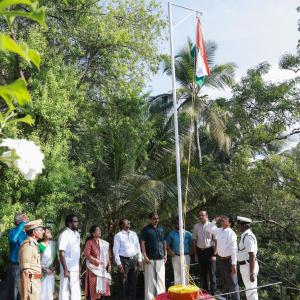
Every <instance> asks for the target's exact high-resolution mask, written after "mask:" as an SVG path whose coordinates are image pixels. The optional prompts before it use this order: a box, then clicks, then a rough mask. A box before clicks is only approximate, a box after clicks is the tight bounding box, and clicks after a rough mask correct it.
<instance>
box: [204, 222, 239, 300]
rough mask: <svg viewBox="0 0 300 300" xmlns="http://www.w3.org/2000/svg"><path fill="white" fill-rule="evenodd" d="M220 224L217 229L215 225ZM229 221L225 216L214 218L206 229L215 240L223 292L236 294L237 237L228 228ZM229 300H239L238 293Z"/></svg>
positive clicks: (237, 288) (237, 289)
mask: <svg viewBox="0 0 300 300" xmlns="http://www.w3.org/2000/svg"><path fill="white" fill-rule="evenodd" d="M217 223H218V224H220V226H221V228H218V227H217V226H216V224H217ZM230 224H231V222H230V219H229V217H227V216H219V217H216V218H215V219H214V220H213V221H212V222H211V223H210V224H209V225H208V226H207V227H206V228H205V230H207V231H208V232H210V233H211V234H214V235H215V237H216V240H217V253H218V256H219V259H220V264H219V266H220V274H221V279H222V282H223V286H224V292H225V293H226V292H238V291H239V285H238V278H237V267H236V264H237V236H236V234H235V232H234V231H233V230H232V229H231V228H230V226H231V225H230ZM229 299H232V300H240V295H239V293H234V294H231V297H230V298H229Z"/></svg>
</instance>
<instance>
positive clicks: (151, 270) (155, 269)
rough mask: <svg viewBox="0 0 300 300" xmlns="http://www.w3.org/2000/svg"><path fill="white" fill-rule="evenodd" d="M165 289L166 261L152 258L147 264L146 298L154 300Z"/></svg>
mask: <svg viewBox="0 0 300 300" xmlns="http://www.w3.org/2000/svg"><path fill="white" fill-rule="evenodd" d="M165 291H166V287H165V262H164V260H163V259H159V260H150V264H145V300H153V298H154V297H155V296H157V295H159V294H162V293H164V292H165Z"/></svg>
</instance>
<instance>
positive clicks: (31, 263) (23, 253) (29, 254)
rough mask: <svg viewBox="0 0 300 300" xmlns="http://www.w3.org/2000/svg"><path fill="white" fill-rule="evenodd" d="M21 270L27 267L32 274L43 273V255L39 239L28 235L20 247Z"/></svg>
mask: <svg viewBox="0 0 300 300" xmlns="http://www.w3.org/2000/svg"><path fill="white" fill-rule="evenodd" d="M19 262H20V270H21V271H23V270H24V269H27V270H28V271H29V273H30V274H41V273H42V268H41V255H40V250H39V246H38V243H37V241H35V240H34V239H33V238H31V237H28V238H27V239H26V240H25V241H24V243H23V244H22V245H21V247H20V252H19Z"/></svg>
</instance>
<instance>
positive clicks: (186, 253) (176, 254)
mask: <svg viewBox="0 0 300 300" xmlns="http://www.w3.org/2000/svg"><path fill="white" fill-rule="evenodd" d="M175 255H177V256H180V253H178V254H177V253H175ZM184 255H189V253H184Z"/></svg>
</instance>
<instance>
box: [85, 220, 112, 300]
mask: <svg viewBox="0 0 300 300" xmlns="http://www.w3.org/2000/svg"><path fill="white" fill-rule="evenodd" d="M83 254H84V256H85V258H86V276H85V299H87V300H97V299H102V298H105V297H108V296H110V288H109V285H110V282H111V276H110V270H111V264H110V258H109V243H108V242H106V241H104V240H102V239H101V229H100V227H99V226H97V225H93V226H92V227H91V228H90V237H89V239H88V240H87V242H86V244H85V247H84V252H83Z"/></svg>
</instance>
